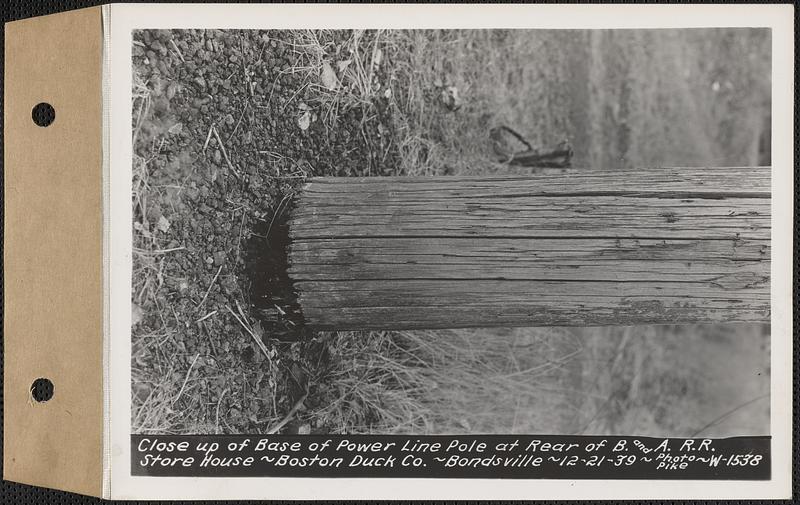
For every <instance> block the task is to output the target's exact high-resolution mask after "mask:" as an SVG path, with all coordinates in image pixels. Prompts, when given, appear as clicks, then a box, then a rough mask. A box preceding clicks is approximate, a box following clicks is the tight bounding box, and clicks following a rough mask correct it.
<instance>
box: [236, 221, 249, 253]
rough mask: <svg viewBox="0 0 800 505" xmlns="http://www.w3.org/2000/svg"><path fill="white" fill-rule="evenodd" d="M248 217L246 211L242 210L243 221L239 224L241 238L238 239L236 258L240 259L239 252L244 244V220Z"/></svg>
mask: <svg viewBox="0 0 800 505" xmlns="http://www.w3.org/2000/svg"><path fill="white" fill-rule="evenodd" d="M246 217H247V213H246V212H244V211H243V212H242V223H241V224H240V225H239V239H238V240H237V241H236V259H237V260H238V259H239V252H240V249H241V245H242V231H243V230H244V220H245V218H246Z"/></svg>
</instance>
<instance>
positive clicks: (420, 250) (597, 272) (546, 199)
mask: <svg viewBox="0 0 800 505" xmlns="http://www.w3.org/2000/svg"><path fill="white" fill-rule="evenodd" d="M769 258H770V169H769V168H752V167H747V168H660V169H646V170H637V171H616V172H584V173H574V172H573V173H570V174H563V175H540V176H537V175H532V176H524V177H517V176H514V177H511V176H502V177H369V178H318V179H312V180H311V182H310V183H308V184H306V185H305V187H304V188H303V189H302V191H301V192H300V193H299V195H298V196H297V198H296V202H295V208H294V209H293V211H292V213H291V216H290V219H289V249H288V260H289V265H290V266H289V277H290V278H291V280H292V281H293V289H294V291H295V293H296V294H297V297H298V303H299V305H300V308H301V310H302V313H303V317H304V319H305V323H306V324H307V325H308V326H310V327H312V328H315V329H325V330H345V329H410V328H457V327H490V326H549V325H559V326H594V325H636V324H649V323H704V322H745V321H768V320H769V306H770V305H769V303H770V290H769V278H770V263H769Z"/></svg>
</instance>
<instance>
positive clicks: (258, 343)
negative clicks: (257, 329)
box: [225, 301, 272, 362]
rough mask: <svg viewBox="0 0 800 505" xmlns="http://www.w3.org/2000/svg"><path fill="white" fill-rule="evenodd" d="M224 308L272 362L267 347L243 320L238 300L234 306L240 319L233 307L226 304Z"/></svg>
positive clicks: (244, 318)
mask: <svg viewBox="0 0 800 505" xmlns="http://www.w3.org/2000/svg"><path fill="white" fill-rule="evenodd" d="M225 308H226V309H228V312H230V313H231V315H232V316H233V318H234V319H236V321H238V322H239V324H241V325H242V328H244V329H245V331H246V332H247V334H248V335H250V336H251V337H253V340H255V342H256V345H257V346H258V348H259V349H261V352H263V353H264V356H266V358H267V359H268V360H269V361H270V362H272V358H271V357H270V355H269V350H268V349H267V346H265V345H264V342H262V341H261V339H260V338H258V336H257V335H256V334H255V333H253V330H251V329H250V327H249V326H248V325H247V324H246V323H245V322H244V321H245V320H246V319H247V318H246V317H245V316H244V312H243V311H242V307H240V306H239V302H238V301H237V302H236V308H237V309H239V313H240V314H241V315H242V319H240V318H239V316H237V315H236V312H234V311H233V309H232V308H230V306H228V305H226V306H225Z"/></svg>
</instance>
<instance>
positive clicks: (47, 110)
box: [31, 102, 56, 128]
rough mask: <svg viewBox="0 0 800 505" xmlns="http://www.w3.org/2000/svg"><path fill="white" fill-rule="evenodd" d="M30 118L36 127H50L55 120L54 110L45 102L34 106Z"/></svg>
mask: <svg viewBox="0 0 800 505" xmlns="http://www.w3.org/2000/svg"><path fill="white" fill-rule="evenodd" d="M31 118H33V122H34V123H36V125H37V126H41V127H43V128H44V127H46V126H50V125H51V124H52V123H53V121H55V120H56V110H55V109H54V108H53V106H52V105H50V104H49V103H47V102H42V103H40V104H36V106H35V107H34V108H33V110H32V111H31Z"/></svg>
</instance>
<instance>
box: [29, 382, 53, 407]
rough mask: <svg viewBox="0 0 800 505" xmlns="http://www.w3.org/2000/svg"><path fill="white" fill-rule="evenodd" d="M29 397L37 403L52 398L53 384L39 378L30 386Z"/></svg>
mask: <svg viewBox="0 0 800 505" xmlns="http://www.w3.org/2000/svg"><path fill="white" fill-rule="evenodd" d="M31 397H32V398H33V399H34V400H36V401H37V402H39V403H42V402H46V401H48V400H49V399H51V398H52V397H53V383H52V382H50V379H45V378H43V377H40V378H38V379H36V380H35V381H33V384H31Z"/></svg>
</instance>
